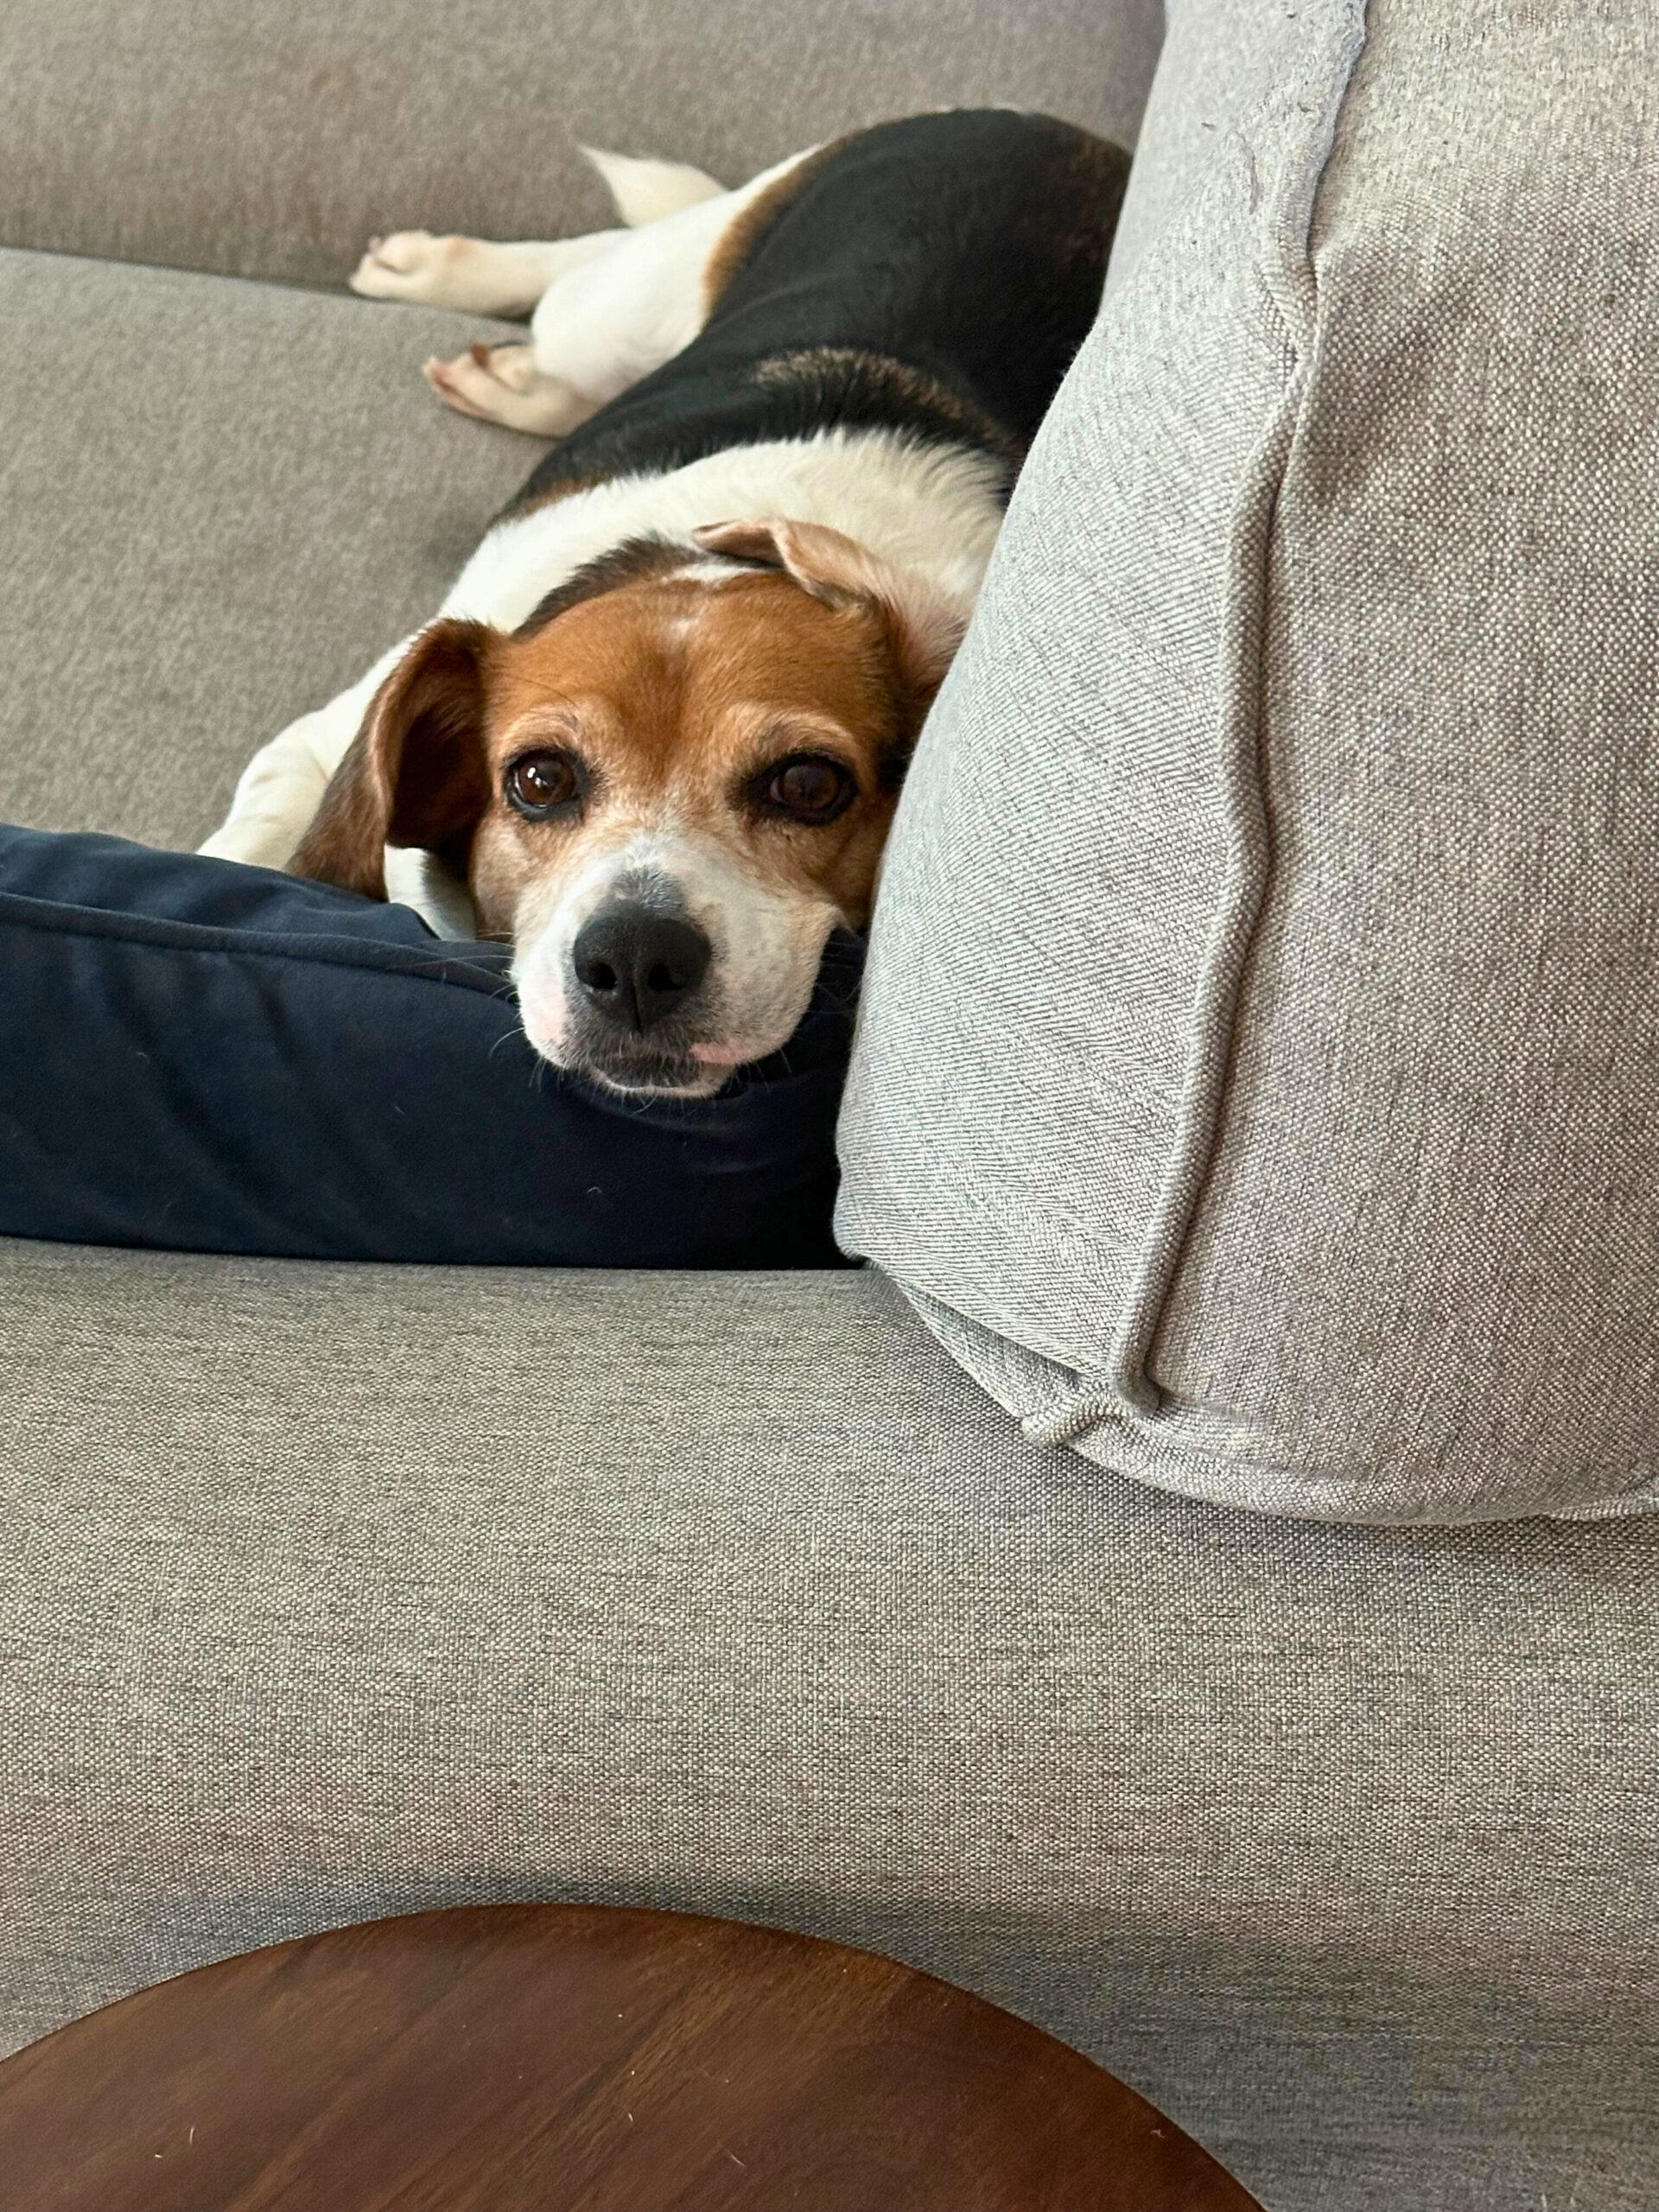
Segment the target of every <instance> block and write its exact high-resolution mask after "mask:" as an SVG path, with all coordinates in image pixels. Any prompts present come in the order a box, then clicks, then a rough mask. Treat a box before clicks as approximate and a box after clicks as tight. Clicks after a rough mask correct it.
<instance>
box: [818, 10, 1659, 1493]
mask: <svg viewBox="0 0 1659 2212" xmlns="http://www.w3.org/2000/svg"><path fill="white" fill-rule="evenodd" d="M1651 35H1652V33H1651V27H1650V26H1647V25H1645V24H1644V23H1643V22H1638V21H1637V19H1636V18H1635V17H1633V16H1631V15H1630V13H1629V11H1628V10H1622V9H1619V8H1617V7H1613V6H1611V5H1609V6H1606V7H1603V8H1599V9H1592V10H1587V11H1586V10H1580V11H1575V12H1574V13H1573V15H1572V16H1564V15H1560V14H1553V13H1551V12H1550V11H1548V10H1536V9H1532V8H1523V7H1520V6H1517V5H1514V4H1510V0H1480V4H1478V5H1476V6H1473V7H1471V6H1467V5H1465V4H1462V0H1457V4H1455V5H1454V4H1452V0H1371V5H1370V8H1369V9H1368V10H1366V11H1365V13H1364V16H1363V19H1362V16H1361V12H1360V10H1359V8H1358V6H1357V3H1356V0H1314V3H1313V4H1312V5H1309V6H1305V7H1303V8H1300V9H1299V10H1288V11H1287V10H1282V9H1280V8H1277V7H1272V8H1270V7H1268V5H1266V3H1265V0H1186V4H1185V5H1184V6H1183V7H1182V8H1181V9H1179V10H1178V11H1177V14H1176V16H1175V19H1174V22H1173V28H1172V31H1171V39H1170V46H1169V48H1168V50H1167V52H1166V59H1165V64H1164V72H1163V73H1162V75H1161V76H1160V84H1159V89H1158V94H1157V99H1156V101H1155V104H1154V109H1153V111H1152V113H1151V116H1150V118H1149V121H1148V126H1147V132H1146V134H1145V137H1143V141H1142V149H1141V161H1140V163H1139V164H1138V166H1137V169H1136V172H1135V181H1133V183H1132V185H1131V188H1130V200H1131V203H1132V204H1131V205H1130V207H1128V209H1127V210H1126V215H1125V232H1126V238H1127V245H1126V248H1125V251H1126V254H1127V256H1128V259H1127V263H1124V262H1123V261H1122V260H1120V262H1119V264H1117V265H1116V269H1115V275H1114V279H1113V284H1112V287H1111V289H1109V298H1108V303H1107V306H1106V308H1105V311H1104V313H1103V317H1102V319H1101V321H1100V323H1099V325H1098V326H1097V327H1096V332H1095V334H1093V336H1092V337H1091V339H1090V342H1089V344H1088V346H1086V347H1085V349H1084V353H1083V354H1082V355H1081V356H1080V357H1079V359H1078V361H1077V365H1076V366H1075V368H1074V371H1073V374H1072V377H1071V379H1070V381H1069V383H1068V385H1067V387H1066V389H1065V391H1064V392H1063V393H1062V395H1061V398H1060V401H1059V403H1058V405H1057V407H1056V409H1055V410H1054V411H1053V413H1052V416H1051V417H1050V419H1049V422H1048V423H1047V424H1046V427H1045V430H1044V433H1043V435H1042V438H1041V440H1040V441H1039V449H1038V452H1037V454H1035V455H1034V456H1033V461H1032V464H1031V466H1030V467H1028V469H1027V472H1026V474H1025V476H1024V478H1023V479H1022V481H1021V484H1020V487H1019V491H1018V493H1017V496H1016V500H1015V505H1014V512H1013V514H1012V516H1011V518H1010V523H1009V526H1008V530H1007V532H1006V533H1005V536H1004V539H1003V541H1002V543H1001V546H1000V548H999V550H998V556H997V560H996V563H995V567H994V569H993V573H992V577H991V581H990V584H989V587H988V591H987V594H986V599H985V601H984V603H983V604H982V609H981V613H980V617H979V619H978V620H977V622H976V626H975V628H974V631H973V632H972V634H971V635H970V638H969V643H968V646H967V648H966V650H965V652H964V653H963V655H962V657H961V658H959V659H958V661H957V666H956V668H955V670H954V671H953V672H952V677H951V680H950V683H949V685H948V687H947V690H946V692H945V694H944V697H943V699H942V701H941V703H940V707H939V709H938V712H937V713H936V715H935V716H934V718H933V720H932V721H931V724H930V727H929V729H928V731H927V733H926V734H925V740H924V743H923V747H922V750H921V755H920V759H919V760H918V771H917V773H916V776H915V779H914V781H913V783H912V786H911V788H910V790H909V791H908V792H907V794H906V803H905V806H904V809H903V810H902V811H901V815H900V819H899V827H898V830H897V833H896V836H895V840H894V843H893V850H892V855H891V861H890V865H889V868H888V873H887V883H886V888H885V891H884V897H883V904H882V907H881V911H880V918H879V922H878V927H877V931H876V939H875V946H874V957H873V960H872V963H871V968H870V973H869V979H868V990H867V1000H866V1020H865V1025H864V1031H863V1039H862V1044H861V1053H860V1057H859V1059H858V1062H857V1064H856V1065H855V1073H854V1079H853V1084H852V1086H851V1089H850V1090H849V1103H848V1107H847V1109H846V1113H845V1116H844V1118H843V1125H842V1143H843V1151H844V1154H845V1158H846V1160H847V1164H848V1168H849V1179H848V1183H847V1185H846V1195H845V1198H844V1201H843V1208H842V1217H841V1219H842V1230H843V1239H844V1241H846V1242H849V1243H850V1244H851V1245H852V1247H853V1248H854V1249H857V1250H859V1251H861V1252H862V1253H865V1254H867V1255H871V1256H873V1257H874V1258H875V1259H876V1260H878V1261H879V1262H881V1263H882V1264H883V1265H884V1266H886V1267H887V1268H890V1269H891V1270H892V1271H893V1274H895V1275H896V1276H897V1277H898V1278H899V1281H901V1282H903V1283H904V1284H905V1285H906V1287H907V1288H909V1289H911V1290H912V1292H913V1293H914V1294H915V1295H916V1297H917V1300H918V1305H919V1306H920V1308H921V1310H922V1311H923V1312H924V1313H925V1314H926V1315H927V1317H928V1318H929V1319H931V1322H932V1323H933V1325H935V1326H936V1328H937V1329H938V1331H939V1332H940V1333H941V1334H942V1335H943V1336H944V1338H945V1340H946V1341H947V1342H948V1343H949V1344H950V1345H951V1346H952V1348H953V1349H954V1350H955V1351H957V1354H958V1356H959V1357H963V1358H964V1359H966V1360H967V1361H968V1362H969V1364H970V1365H971V1366H972V1367H973V1368H974V1370H975V1371H976V1373H977V1374H979V1375H980V1376H981V1377H982V1379H983V1380H984V1381H985V1382H986V1383H988V1386H989V1387H990V1388H991V1389H993V1390H994V1391H995V1392H996V1394H997V1395H999V1396H1000V1397H1001V1400H1002V1402H1004V1403H1005V1404H1006V1405H1007V1406H1009V1407H1010V1408H1013V1409H1014V1411H1016V1412H1017V1413H1018V1414H1020V1416H1021V1418H1022V1419H1024V1420H1025V1421H1026V1422H1027V1426H1028V1427H1029V1428H1030V1430H1031V1433H1033V1436H1037V1437H1042V1438H1047V1439H1052V1440H1065V1441H1068V1442H1071V1443H1073V1444H1075V1445H1076V1446H1077V1447H1078V1448H1079V1449H1080V1450H1082V1451H1084V1452H1086V1453H1088V1454H1089V1455H1090V1456H1091V1457H1093V1458H1095V1459H1097V1460H1099V1461H1102V1462H1103V1463H1104V1464H1106V1465H1110V1466H1114V1467H1116V1468H1121V1469H1127V1470H1129V1471H1134V1472H1136V1473H1139V1474H1141V1475H1144V1476H1146V1477H1147V1478H1149V1479H1151V1480H1154V1481H1156V1482H1160V1483H1162V1484H1167V1485H1169V1486H1170V1487H1173V1488H1176V1489H1180V1490H1185V1491H1191V1492H1194V1493H1197V1494H1199V1495H1204V1496H1209V1497H1217V1498H1222V1499H1229V1500H1234V1501H1237V1502H1239V1503H1247V1504H1250V1505H1253V1506H1256V1507H1258V1508H1262V1509H1264V1510H1278V1511H1286V1512H1292V1513H1297V1514H1306V1515H1311V1516H1329V1517H1333V1518H1351V1519H1357V1520H1373V1521H1401V1522H1404V1521H1413V1520H1476V1519H1482V1518H1488V1517H1501V1516H1506V1515H1519V1514H1526V1513H1535V1512H1560V1513H1578V1512H1592V1513H1611V1514H1624V1513H1637V1512H1641V1511H1644V1510H1651V1509H1652V1508H1653V1507H1654V1506H1655V1505H1656V1504H1659V1331H1656V1328H1655V1325H1654V1320H1653V1316H1654V1313H1655V1311H1656V1308H1659V1072H1656V1070H1659V963H1656V960H1655V957H1654V952H1655V948H1656V944H1659V837H1656V826H1659V825H1656V792H1659V766H1656V761H1659V755H1656V751H1655V743H1654V735H1653V732H1654V728H1655V717H1654V701H1655V695H1656V690H1659V645H1656V639H1659V619H1656V617H1659V606H1656V603H1655V601H1656V594H1659V499H1656V496H1655V494H1656V490H1659V463H1656V461H1655V458H1654V448H1653V445H1652V441H1651V440H1650V438H1649V436H1648V434H1647V425H1648V423H1649V422H1650V420H1651V419H1652V417H1653V415H1654V412H1655V408H1656V404H1659V365H1656V364H1655V362H1653V361H1652V360H1651V359H1649V349H1647V348H1646V347H1645V344H1644V340H1643V332H1644V330H1645V323H1646V308H1645V304H1644V302H1645V300H1646V297H1647V295H1648V292H1649V288H1650V284H1651V283H1652V282H1653V281H1654V279H1655V277H1659V244H1656V240H1659V230H1656V226H1655V225H1654V222H1653V208H1652V206H1651V194H1650V191H1649V187H1648V184H1647V182H1646V181H1645V180H1646V178H1647V176H1648V174H1649V172H1648V170H1647V169H1646V168H1644V167H1643V158H1644V155H1645V153H1646V152H1648V151H1650V149H1651V147H1652V144H1653V141H1654V136H1655V132H1656V130H1659V75H1656V72H1655V69H1654V67H1653V62H1654V59H1655V57H1654V55H1653V54H1652V52H1651V51H1650V48H1649V41H1650V39H1651ZM1166 131H1168V132H1170V133H1171V134H1173V144H1171V145H1168V146H1166V145H1165V144H1163V143H1162V135H1163V134H1164V133H1165V132H1166ZM944 975H948V976H949V983H950V987H949V988H948V989H941V988H939V981H940V977H941V976H944Z"/></svg>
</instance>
